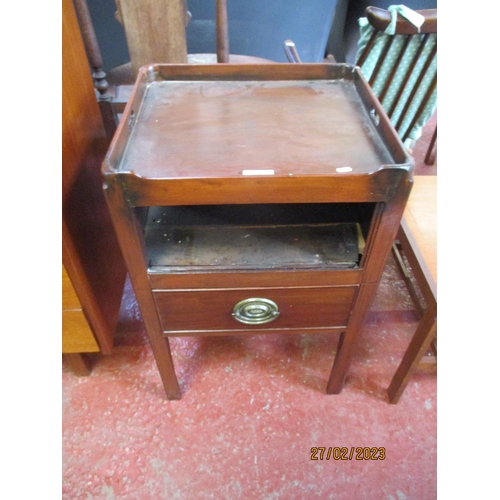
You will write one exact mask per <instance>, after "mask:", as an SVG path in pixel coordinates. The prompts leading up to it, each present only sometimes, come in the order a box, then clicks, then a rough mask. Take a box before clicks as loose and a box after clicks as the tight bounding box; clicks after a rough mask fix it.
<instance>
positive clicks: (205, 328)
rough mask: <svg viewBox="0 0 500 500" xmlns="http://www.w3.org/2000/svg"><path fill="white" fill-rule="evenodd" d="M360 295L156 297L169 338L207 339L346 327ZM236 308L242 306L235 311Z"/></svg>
mask: <svg viewBox="0 0 500 500" xmlns="http://www.w3.org/2000/svg"><path fill="white" fill-rule="evenodd" d="M357 289H358V287H357V286H341V287H310V288H305V287H301V288H261V289H224V290H195V291H193V290H186V291H179V290H176V291H166V290H165V291H156V292H154V296H155V300H156V304H157V308H158V312H159V315H160V320H161V323H162V326H163V330H164V331H165V332H166V333H176V332H179V333H180V332H207V333H208V332H221V331H228V332H230V331H237V330H276V329H278V330H279V329H309V328H326V327H345V326H346V325H347V320H348V317H349V313H350V310H351V306H352V303H353V301H354V297H355V294H356V291H357ZM248 299H254V300H248ZM258 299H264V300H258ZM237 304H240V306H239V308H238V309H237V310H236V311H235V306H236V305H237ZM275 308H276V312H275V311H274V309H275Z"/></svg>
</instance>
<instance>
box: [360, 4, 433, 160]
mask: <svg viewBox="0 0 500 500" xmlns="http://www.w3.org/2000/svg"><path fill="white" fill-rule="evenodd" d="M416 12H418V13H419V14H421V15H422V16H423V17H424V19H425V20H424V22H423V24H422V26H420V28H417V27H416V26H414V25H413V24H412V23H411V22H410V21H408V20H407V19H405V18H404V17H402V16H401V15H399V14H398V16H397V22H396V28H395V33H394V35H387V34H385V33H384V32H385V29H386V28H387V27H388V26H389V24H390V22H391V13H390V12H388V11H387V10H385V9H380V8H378V7H367V9H366V19H367V20H368V22H369V24H370V26H371V27H372V28H373V33H372V35H371V37H370V39H369V40H368V41H367V43H366V45H362V50H361V51H360V53H359V55H358V57H357V61H356V64H357V65H358V66H359V67H361V68H363V66H364V64H365V62H366V61H367V60H368V58H369V57H374V55H373V54H374V53H375V54H376V55H378V54H379V55H378V56H377V60H376V64H375V65H374V68H373V71H371V68H370V71H369V74H368V77H367V79H368V81H369V83H370V85H371V86H372V88H373V89H374V92H375V94H376V95H377V97H378V98H379V100H380V102H381V103H382V105H383V106H384V109H385V110H386V112H387V114H388V116H389V118H390V119H391V120H392V122H393V124H394V126H395V128H396V130H397V131H398V133H399V135H400V137H401V138H402V140H403V141H406V140H407V139H408V138H409V137H410V132H411V131H412V129H413V128H414V127H415V125H416V124H421V125H422V126H423V125H424V124H425V123H426V121H425V119H424V117H426V115H428V116H429V118H430V116H431V114H432V109H431V108H432V106H431V103H430V99H431V97H432V96H433V95H434V94H435V90H436V86H437V69H436V68H435V64H436V57H437V9H427V10H418V11H416ZM370 66H371V65H370ZM429 110H431V111H429ZM429 113H430V114H429ZM436 141H437V127H436V129H435V131H434V134H433V137H432V139H431V142H430V144H429V146H428V150H427V154H426V155H425V163H426V164H428V165H432V164H433V163H434V161H435V156H434V155H433V154H432V152H433V149H434V146H435V144H436Z"/></svg>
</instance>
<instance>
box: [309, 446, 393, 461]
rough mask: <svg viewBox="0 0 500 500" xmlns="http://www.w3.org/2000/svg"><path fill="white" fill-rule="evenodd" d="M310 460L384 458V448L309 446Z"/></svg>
mask: <svg viewBox="0 0 500 500" xmlns="http://www.w3.org/2000/svg"><path fill="white" fill-rule="evenodd" d="M311 460H385V448H368V447H361V446H358V447H355V446H351V447H350V448H346V447H342V448H341V447H338V446H336V447H331V446H329V447H328V448H327V447H326V446H318V447H313V448H311Z"/></svg>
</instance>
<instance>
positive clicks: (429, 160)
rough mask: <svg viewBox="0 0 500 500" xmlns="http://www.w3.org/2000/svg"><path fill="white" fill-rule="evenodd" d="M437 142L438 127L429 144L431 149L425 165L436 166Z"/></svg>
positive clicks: (426, 156)
mask: <svg viewBox="0 0 500 500" xmlns="http://www.w3.org/2000/svg"><path fill="white" fill-rule="evenodd" d="M436 141H437V125H436V128H435V129H434V133H433V134H432V139H431V142H430V144H429V148H428V149H427V154H426V155H425V159H424V163H425V164H426V165H434V162H435V161H436V154H435V153H434V146H435V145H436Z"/></svg>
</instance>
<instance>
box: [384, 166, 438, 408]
mask: <svg viewBox="0 0 500 500" xmlns="http://www.w3.org/2000/svg"><path fill="white" fill-rule="evenodd" d="M436 202H437V176H431V175H429V176H427V175H426V176H422V175H420V176H415V178H414V187H413V190H412V192H411V195H410V198H409V200H408V204H407V206H406V209H405V212H404V215H403V218H402V220H401V228H400V230H399V231H398V236H397V239H398V242H399V245H400V246H401V248H402V250H403V252H404V255H405V256H406V258H407V259H408V262H409V264H410V267H411V273H412V274H413V276H414V277H415V279H416V281H417V284H418V287H419V288H420V291H421V294H422V298H423V300H424V304H423V305H421V304H420V301H418V296H417V295H416V293H413V294H412V295H413V297H417V299H416V303H417V304H418V307H419V310H420V311H421V318H420V322H419V325H418V327H417V329H416V331H415V333H414V335H413V337H412V340H411V342H410V345H409V347H408V349H407V351H406V352H405V354H404V357H403V359H402V361H401V363H400V365H399V367H398V369H397V371H396V373H395V374H394V377H393V379H392V381H391V384H390V386H389V389H388V394H389V401H390V402H391V403H392V404H396V403H397V402H398V401H399V398H400V397H401V395H402V394H403V391H404V390H405V388H406V386H407V384H408V382H409V381H410V378H411V376H412V374H413V373H414V371H415V370H416V369H417V367H418V365H419V363H420V361H421V360H422V357H423V356H424V354H425V353H426V351H427V350H428V349H429V346H430V345H431V342H432V341H433V340H434V339H435V337H436V332H437V219H436V209H437V204H436ZM395 250H396V256H397V257H398V261H399V262H400V263H402V262H403V261H402V259H401V257H400V254H399V252H398V250H397V247H396V248H395ZM403 271H404V272H405V273H406V274H407V273H408V271H407V270H406V268H405V266H403ZM410 290H411V286H410Z"/></svg>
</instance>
